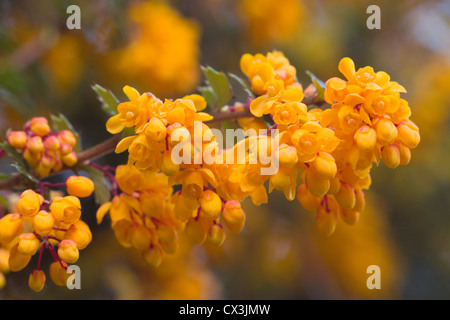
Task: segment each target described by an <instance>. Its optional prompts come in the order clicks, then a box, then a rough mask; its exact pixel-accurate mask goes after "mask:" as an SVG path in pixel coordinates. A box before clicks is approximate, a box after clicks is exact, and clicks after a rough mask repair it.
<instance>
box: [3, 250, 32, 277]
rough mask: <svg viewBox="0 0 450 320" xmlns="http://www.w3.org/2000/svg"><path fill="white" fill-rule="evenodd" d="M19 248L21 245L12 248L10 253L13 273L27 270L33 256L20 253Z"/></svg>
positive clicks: (10, 266)
mask: <svg viewBox="0 0 450 320" xmlns="http://www.w3.org/2000/svg"><path fill="white" fill-rule="evenodd" d="M18 248H19V244H16V245H15V246H14V247H12V248H11V251H10V252H9V260H8V263H9V269H10V270H11V271H12V272H17V271H20V270H22V269H23V268H25V267H26V266H27V265H28V263H29V262H30V259H31V255H28V254H22V253H20V252H19V249H18Z"/></svg>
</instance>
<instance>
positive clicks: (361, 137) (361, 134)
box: [354, 125, 377, 152]
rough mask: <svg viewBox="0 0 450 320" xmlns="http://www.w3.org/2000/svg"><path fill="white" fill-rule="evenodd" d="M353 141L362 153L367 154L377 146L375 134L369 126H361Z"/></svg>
mask: <svg viewBox="0 0 450 320" xmlns="http://www.w3.org/2000/svg"><path fill="white" fill-rule="evenodd" d="M354 138H355V141H356V144H357V145H358V148H359V149H360V150H362V151H365V152H369V151H372V150H373V148H375V145H376V144H377V133H376V131H375V130H374V129H373V128H371V127H369V126H366V125H364V126H362V127H361V128H359V129H358V130H357V131H356V133H355V136H354Z"/></svg>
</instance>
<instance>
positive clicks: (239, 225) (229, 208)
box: [223, 200, 245, 233]
mask: <svg viewBox="0 0 450 320" xmlns="http://www.w3.org/2000/svg"><path fill="white" fill-rule="evenodd" d="M223 220H224V222H225V225H226V227H227V228H228V229H229V230H230V231H231V232H233V233H239V232H241V231H242V229H243V228H244V225H245V213H244V210H242V207H241V203H240V202H239V201H236V200H231V201H227V202H226V203H225V207H224V209H223Z"/></svg>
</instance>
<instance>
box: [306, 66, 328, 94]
mask: <svg viewBox="0 0 450 320" xmlns="http://www.w3.org/2000/svg"><path fill="white" fill-rule="evenodd" d="M306 74H307V75H308V76H309V77H310V78H311V81H312V83H313V84H314V87H316V92H317V97H316V99H315V100H322V99H323V97H324V94H325V89H326V86H325V82H323V81H322V80H320V79H319V78H317V77H316V76H315V75H314V74H313V73H312V72H310V71H306Z"/></svg>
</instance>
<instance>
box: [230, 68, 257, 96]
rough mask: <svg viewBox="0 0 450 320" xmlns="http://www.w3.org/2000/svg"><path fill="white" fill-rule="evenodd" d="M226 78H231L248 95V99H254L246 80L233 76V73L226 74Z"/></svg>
mask: <svg viewBox="0 0 450 320" xmlns="http://www.w3.org/2000/svg"><path fill="white" fill-rule="evenodd" d="M228 76H229V77H230V78H232V79H233V80H235V81H236V82H237V83H238V84H239V86H240V87H241V89H242V90H244V92H245V93H246V94H247V95H248V97H249V98H252V99H254V98H255V95H254V94H253V92H252V88H251V86H250V83H248V81H247V80H245V79H242V78H241V77H239V76H237V75H235V74H234V73H228Z"/></svg>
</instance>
